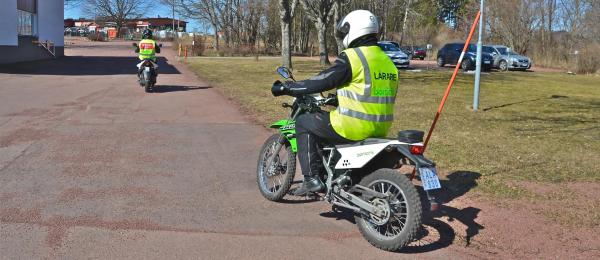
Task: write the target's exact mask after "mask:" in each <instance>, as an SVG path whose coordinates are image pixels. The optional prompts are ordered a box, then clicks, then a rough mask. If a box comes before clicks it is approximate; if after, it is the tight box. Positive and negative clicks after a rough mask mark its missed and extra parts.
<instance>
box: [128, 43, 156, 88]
mask: <svg viewBox="0 0 600 260" xmlns="http://www.w3.org/2000/svg"><path fill="white" fill-rule="evenodd" d="M133 47H136V49H138V47H139V46H138V44H137V43H133ZM158 47H162V44H159V45H158ZM138 68H139V71H140V73H138V81H139V83H140V86H142V87H143V88H144V90H145V91H146V92H148V93H149V92H152V91H154V86H155V85H156V78H157V77H158V64H156V63H155V62H154V61H152V60H151V59H144V60H143V61H142V62H140V63H139V64H138Z"/></svg>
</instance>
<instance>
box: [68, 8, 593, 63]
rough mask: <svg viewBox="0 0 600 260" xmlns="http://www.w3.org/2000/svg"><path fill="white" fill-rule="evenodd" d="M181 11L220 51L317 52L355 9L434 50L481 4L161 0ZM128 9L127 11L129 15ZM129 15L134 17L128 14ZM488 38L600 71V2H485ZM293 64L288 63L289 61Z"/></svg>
mask: <svg viewBox="0 0 600 260" xmlns="http://www.w3.org/2000/svg"><path fill="white" fill-rule="evenodd" d="M159 2H160V3H161V4H162V5H164V6H167V7H169V8H171V9H172V10H173V11H174V13H175V15H176V17H184V18H186V19H188V20H195V21H198V23H199V24H201V27H202V28H200V31H201V32H205V33H207V34H208V35H210V36H208V37H207V38H206V39H207V40H208V41H209V42H210V44H209V45H208V46H206V47H207V48H202V49H210V50H213V51H214V52H216V54H218V55H221V56H234V55H254V54H263V55H265V54H267V55H282V56H283V63H284V64H286V65H291V58H290V57H289V55H290V54H291V55H302V56H309V55H310V56H320V60H321V64H323V65H326V64H329V63H330V60H329V56H335V55H336V54H337V53H338V52H339V51H340V50H341V47H340V42H339V39H336V38H335V37H334V27H335V26H334V25H335V24H337V23H338V22H339V21H340V19H342V18H343V16H344V15H345V14H347V13H348V12H350V11H352V10H357V9H366V10H370V11H371V12H373V13H374V14H375V15H376V16H377V17H378V18H379V21H380V26H381V33H380V36H379V37H380V39H381V40H392V41H396V42H399V43H400V44H401V45H417V46H425V45H426V44H432V45H433V47H434V50H433V51H434V52H432V54H433V53H435V50H436V49H437V48H439V47H441V46H443V44H445V43H448V42H461V41H464V39H465V38H466V35H467V30H468V29H469V26H470V24H471V23H472V22H473V19H474V17H475V15H476V13H477V11H478V10H479V1H477V0H161V1H159ZM152 3H154V5H155V4H156V1H148V0H66V4H74V5H76V4H80V5H81V7H82V8H85V9H86V10H87V13H90V15H93V16H94V17H98V16H103V17H113V20H115V19H129V18H134V17H136V16H140V15H143V13H144V11H147V10H148V7H149V6H150V4H152ZM127 11H129V13H127ZM128 16H129V17H128ZM484 19H485V20H484V25H485V27H484V29H485V33H484V43H485V44H503V45H507V46H509V47H511V48H512V49H513V50H514V51H515V52H518V53H521V54H524V55H527V56H530V57H531V58H533V62H534V64H535V65H538V66H546V67H558V68H567V67H568V68H577V69H576V70H577V71H578V72H579V73H595V72H597V71H598V69H600V29H599V28H600V27H599V26H598V24H600V1H597V0H486V1H485V10H484ZM288 62H289V63H290V64H288Z"/></svg>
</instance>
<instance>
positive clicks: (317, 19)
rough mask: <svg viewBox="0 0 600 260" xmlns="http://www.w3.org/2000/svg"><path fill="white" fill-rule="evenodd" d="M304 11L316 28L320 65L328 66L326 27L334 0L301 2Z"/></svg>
mask: <svg viewBox="0 0 600 260" xmlns="http://www.w3.org/2000/svg"><path fill="white" fill-rule="evenodd" d="M301 2H302V6H303V7H304V10H306V14H307V15H308V17H310V19H311V20H312V21H313V22H314V24H315V27H316V28H317V39H318V41H319V56H320V57H321V58H320V63H321V65H329V64H331V63H330V62H329V52H328V50H327V36H326V35H325V33H326V29H327V25H328V24H329V20H331V16H332V15H333V11H334V8H333V6H334V3H335V0H301Z"/></svg>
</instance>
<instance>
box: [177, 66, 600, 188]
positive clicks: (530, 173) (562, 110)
mask: <svg viewBox="0 0 600 260" xmlns="http://www.w3.org/2000/svg"><path fill="white" fill-rule="evenodd" d="M279 63H280V60H279V59H277V58H261V59H260V60H259V61H255V60H254V59H253V58H198V59H191V60H189V64H190V66H191V68H192V69H193V70H195V71H197V72H198V73H199V75H200V76H201V77H202V78H204V79H206V80H208V81H210V82H211V83H212V84H213V85H214V86H216V87H218V88H219V89H220V91H221V92H223V93H224V94H225V95H226V96H228V97H230V98H232V99H233V100H235V101H237V102H238V103H239V104H240V105H241V107H242V108H243V109H244V110H245V111H247V112H249V113H250V114H252V115H254V116H255V118H256V119H257V120H258V122H259V123H261V124H265V125H266V124H268V123H270V122H272V121H275V120H276V119H280V118H284V117H286V116H287V113H288V111H287V110H286V109H283V108H281V107H280V104H281V103H282V102H284V101H289V100H290V99H291V98H289V97H280V98H273V97H272V96H271V93H270V86H271V84H272V83H273V81H275V80H277V79H280V77H279V75H277V73H276V72H275V69H276V67H277V66H278V64H279ZM294 66H295V70H294V73H295V76H296V78H297V79H304V78H307V77H309V76H311V75H314V74H316V73H318V72H319V71H320V70H321V69H322V67H320V66H319V65H318V61H316V60H311V59H307V58H297V59H295V60H294ZM450 76H451V72H450V71H427V72H408V71H400V85H399V91H398V93H399V94H398V97H397V100H396V107H397V109H396V115H395V118H396V121H395V122H394V125H393V129H392V131H391V132H390V137H394V136H395V133H396V132H397V131H398V130H401V129H420V130H425V131H426V130H427V129H428V128H429V126H430V124H431V121H432V119H433V115H434V113H435V111H436V110H437V106H438V104H439V101H440V99H441V97H442V95H443V92H444V90H445V88H446V86H447V84H448V80H449V79H450ZM472 98H473V75H472V74H462V73H461V74H460V75H459V76H458V78H457V81H456V84H455V86H454V88H453V90H452V93H451V95H450V98H449V99H448V102H447V104H446V107H445V110H444V113H443V114H442V117H441V119H440V122H439V123H438V126H437V128H436V131H435V133H434V135H433V138H432V140H431V142H430V147H429V149H428V151H427V156H428V157H430V158H431V159H433V160H435V161H436V162H437V164H438V166H439V169H440V171H441V172H442V173H446V174H448V173H452V172H457V171H469V172H477V173H480V174H481V178H480V179H479V180H478V181H477V184H478V186H477V190H479V191H481V192H484V193H486V194H488V195H496V196H502V197H518V196H520V195H523V194H525V193H526V191H525V190H523V189H521V188H519V187H517V186H512V185H508V184H507V183H510V181H511V180H512V181H521V180H528V181H535V182H551V183H557V182H564V181H592V182H598V181H600V77H597V76H571V75H566V74H557V73H538V72H506V73H501V72H493V73H490V74H485V75H482V84H481V97H480V108H481V111H480V112H477V113H475V112H472V111H471V108H470V107H471V104H472Z"/></svg>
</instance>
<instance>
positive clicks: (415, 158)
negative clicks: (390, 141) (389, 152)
mask: <svg viewBox="0 0 600 260" xmlns="http://www.w3.org/2000/svg"><path fill="white" fill-rule="evenodd" d="M396 149H397V150H398V152H400V153H401V154H402V155H403V156H404V157H406V158H408V159H409V160H410V161H412V162H413V163H414V164H415V166H416V167H417V168H429V167H435V163H434V162H432V161H431V160H429V159H427V158H425V156H423V155H419V154H412V153H411V152H410V148H409V146H408V145H398V146H396Z"/></svg>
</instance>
